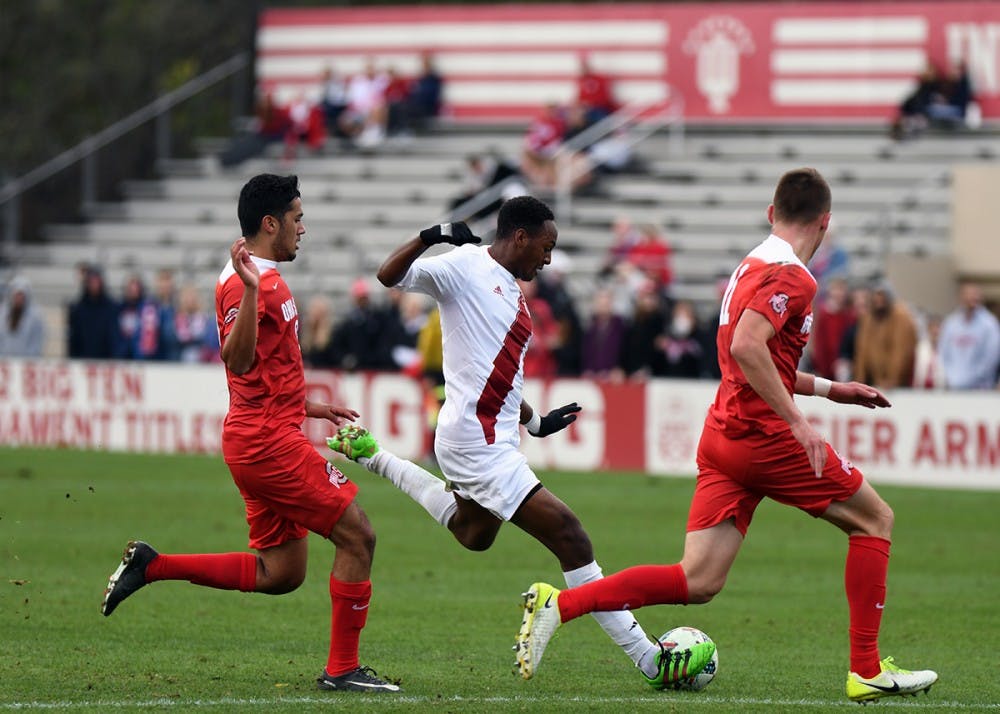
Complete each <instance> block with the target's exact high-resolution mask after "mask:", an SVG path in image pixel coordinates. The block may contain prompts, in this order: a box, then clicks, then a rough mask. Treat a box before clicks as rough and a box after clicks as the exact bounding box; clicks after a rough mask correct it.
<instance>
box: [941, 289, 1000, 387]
mask: <svg viewBox="0 0 1000 714" xmlns="http://www.w3.org/2000/svg"><path fill="white" fill-rule="evenodd" d="M958 300H959V306H958V308H957V309H956V310H955V311H954V312H952V313H951V314H949V315H948V316H947V317H946V318H945V319H944V322H943V323H942V325H941V336H940V339H939V341H938V353H939V354H940V356H941V365H942V366H943V368H944V376H945V382H946V383H947V386H948V389H992V388H993V387H994V386H996V383H997V379H996V377H997V369H998V367H1000V323H998V322H997V318H996V317H995V316H994V315H993V313H991V312H990V311H989V310H987V309H986V307H985V306H984V305H983V294H982V290H981V289H980V287H979V286H978V285H976V284H975V283H972V282H963V283H962V284H961V286H960V287H959V294H958Z"/></svg>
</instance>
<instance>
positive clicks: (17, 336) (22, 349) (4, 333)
mask: <svg viewBox="0 0 1000 714" xmlns="http://www.w3.org/2000/svg"><path fill="white" fill-rule="evenodd" d="M44 349H45V318H44V317H43V316H42V312H41V310H40V309H39V308H38V305H36V304H35V301H34V300H33V299H32V297H31V283H30V282H29V281H28V279H27V278H24V277H21V276H14V277H13V278H12V279H11V281H10V283H8V285H7V295H6V298H5V299H4V301H3V303H0V357H41V356H42V352H43V350H44Z"/></svg>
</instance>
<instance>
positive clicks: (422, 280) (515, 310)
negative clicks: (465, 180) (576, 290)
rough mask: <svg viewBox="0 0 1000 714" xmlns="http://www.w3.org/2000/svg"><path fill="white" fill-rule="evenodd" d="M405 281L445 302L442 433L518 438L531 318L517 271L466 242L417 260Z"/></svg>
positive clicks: (471, 440) (472, 439)
mask: <svg viewBox="0 0 1000 714" xmlns="http://www.w3.org/2000/svg"><path fill="white" fill-rule="evenodd" d="M399 287H401V288H403V289H404V290H408V291H412V292H421V293H426V294H427V295H430V296H431V297H433V298H434V299H435V300H437V302H438V305H439V307H440V312H441V334H442V336H443V340H444V379H445V388H444V393H445V403H444V407H442V409H441V413H440V415H439V416H438V427H437V438H438V439H439V440H442V441H444V442H447V443H449V444H454V445H463V444H468V445H473V444H484V443H485V444H494V443H503V442H509V443H513V444H514V445H515V446H516V445H517V444H519V443H520V440H521V435H520V432H519V431H518V424H519V421H520V414H521V387H522V385H523V383H524V353H525V351H526V350H527V347H528V342H529V340H530V339H531V316H530V315H529V313H528V307H527V305H526V304H525V301H524V296H523V295H522V294H521V289H520V287H518V284H517V281H516V280H515V279H514V276H513V275H511V274H510V272H509V271H508V270H507V269H506V268H504V267H503V266H502V265H500V264H499V263H498V262H497V261H495V260H494V259H493V258H492V256H490V254H489V252H488V248H487V247H485V246H473V245H464V246H460V247H458V248H455V249H454V250H452V251H449V252H448V253H445V254H443V255H439V256H434V257H431V258H421V259H420V260H416V261H414V263H413V265H411V266H410V269H409V270H408V271H407V272H406V275H404V276H403V279H402V280H401V281H400V283H399Z"/></svg>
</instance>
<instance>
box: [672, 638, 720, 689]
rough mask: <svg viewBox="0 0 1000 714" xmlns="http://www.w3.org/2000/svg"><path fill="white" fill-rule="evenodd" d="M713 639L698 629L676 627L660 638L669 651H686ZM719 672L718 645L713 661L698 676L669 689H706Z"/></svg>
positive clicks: (683, 680) (673, 685) (684, 680)
mask: <svg viewBox="0 0 1000 714" xmlns="http://www.w3.org/2000/svg"><path fill="white" fill-rule="evenodd" d="M712 641H713V640H712V638H711V637H709V636H708V635H706V634H705V633H704V632H702V631H701V630H699V629H698V628H696V627H675V628H674V629H672V630H669V631H667V632H664V633H663V635H662V636H661V637H660V642H661V644H663V646H664V647H666V648H667V649H668V650H672V649H679V650H686V649H688V648H689V647H692V646H693V645H697V644H700V643H702V642H712ZM718 671H719V647H718V645H716V647H715V653H714V654H713V655H712V659H711V660H709V662H708V664H706V665H705V669H703V670H702V671H701V672H699V673H698V674H696V675H694V676H693V677H688V678H687V679H682V680H681V681H679V682H677V683H676V684H672V685H669V686H668V687H667V688H669V689H684V690H690V691H698V690H699V689H704V688H705V687H707V686H708V684H709V682H711V681H712V680H713V679H715V675H716V673H717V672H718Z"/></svg>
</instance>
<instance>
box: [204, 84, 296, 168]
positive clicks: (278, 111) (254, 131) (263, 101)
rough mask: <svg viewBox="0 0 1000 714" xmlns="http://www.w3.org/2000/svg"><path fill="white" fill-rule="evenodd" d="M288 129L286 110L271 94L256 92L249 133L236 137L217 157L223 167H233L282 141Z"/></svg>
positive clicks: (289, 121)
mask: <svg viewBox="0 0 1000 714" xmlns="http://www.w3.org/2000/svg"><path fill="white" fill-rule="evenodd" d="M290 127H291V120H290V119H289V117H288V109H287V108H286V107H283V106H281V105H280V104H279V103H278V102H277V101H276V100H275V98H274V94H272V93H271V92H258V94H257V98H256V103H255V105H254V119H253V123H252V125H251V127H250V131H249V133H246V134H241V135H239V136H236V137H235V138H234V139H233V140H232V141H231V142H230V143H229V145H228V146H227V147H226V149H225V150H224V151H223V152H222V154H221V155H220V156H219V161H220V163H221V164H222V165H223V166H235V165H237V164H239V163H242V162H243V161H245V160H247V159H249V158H251V157H253V156H257V155H258V154H260V153H261V152H263V151H264V149H265V148H267V146H268V145H269V144H272V143H275V142H278V141H284V140H285V136H286V135H287V133H288V130H289V128H290Z"/></svg>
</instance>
